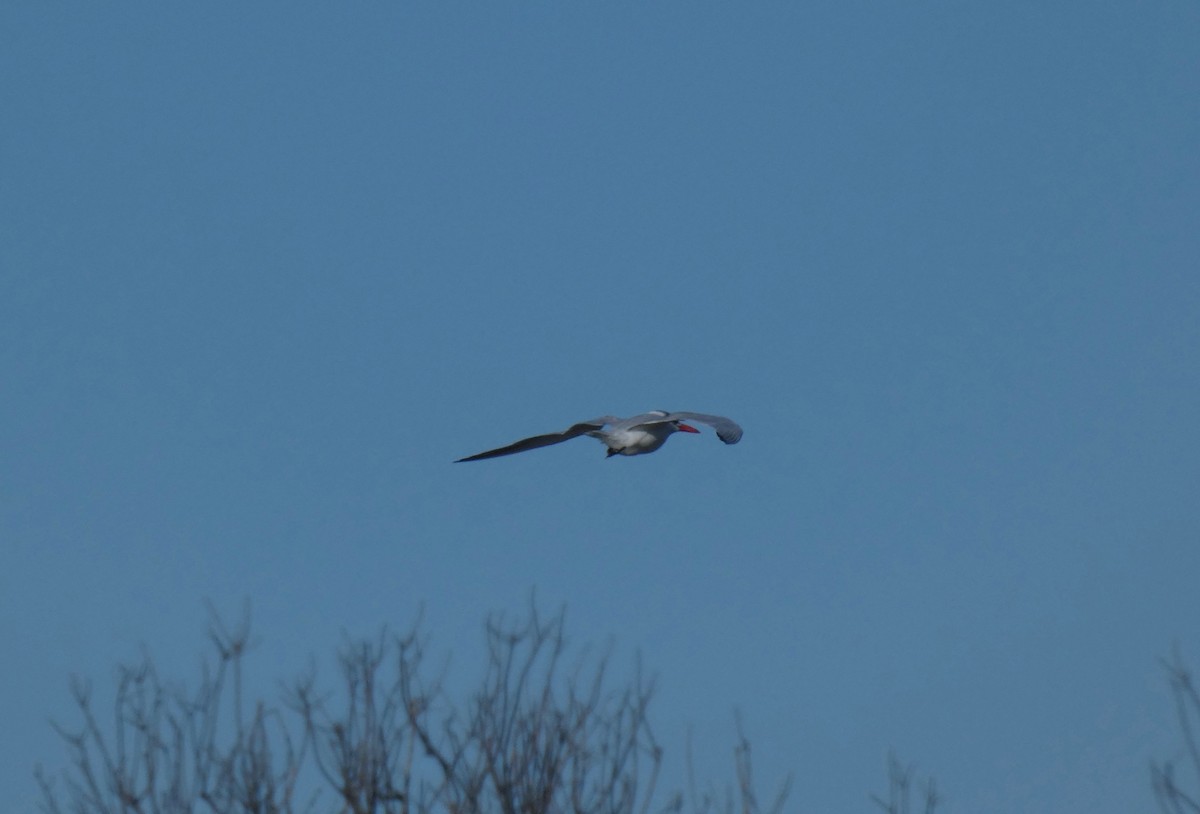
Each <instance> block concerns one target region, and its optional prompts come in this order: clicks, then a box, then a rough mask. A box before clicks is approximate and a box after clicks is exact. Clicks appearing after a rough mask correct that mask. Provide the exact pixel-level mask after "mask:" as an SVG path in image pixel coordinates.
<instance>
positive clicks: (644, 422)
mask: <svg viewBox="0 0 1200 814" xmlns="http://www.w3.org/2000/svg"><path fill="white" fill-rule="evenodd" d="M685 421H695V422H696V423H697V424H707V425H708V426H710V427H712V428H713V429H714V430H716V431H717V437H718V438H720V439H721V440H722V441H724V442H725V443H726V444H736V443H737V442H738V441H740V440H742V428H741V427H739V426H738V425H737V423H736V422H734V421H732V420H730V419H728V418H725V417H724V416H719V415H705V414H704V413H669V412H667V411H666V410H651V411H650V412H648V413H642V414H641V415H635V416H633V417H631V418H617V417H616V416H611V415H605V416H600V417H599V418H593V419H592V420H590V421H580V422H579V423H578V424H572V425H571V426H570V427H568V428H567V429H565V430H563V431H562V432H552V433H547V434H546V435H535V436H533V437H532V438H524V439H522V440H520V441H517V442H515V443H512V444H509V445H508V446H506V447H500V448H499V449H489V450H488V451H487V452H480V453H479V454H478V455H470V456H468V457H466V458H459V459H458V460H457V461H455V463H456V464H457V463H463V462H464V461H482V460H484V459H486V458H499V457H500V456H501V455H513V454H515V453H518V452H527V451H529V450H531V449H537V448H538V447H548V446H550V445H551V444H561V443H562V442H563V441H570V440H571V439H572V438H578V437H579V436H581V435H589V436H591V437H592V438H596V439H599V440H600V441H601V442H602V443H603V444H604V445H605V446H606V447H608V455H607V457H609V458H611V457H612V456H614V455H645V454H646V453H648V452H654V451H655V450H656V449H658V448H659V447H661V446H662V445H663V444H665V443H666V441H667V438H669V437H670V436H671V434H672V433H676V432H695V433H698V432H700V430H698V429H696V428H695V427H692V426H689V425H687V424H685V423H683V422H685Z"/></svg>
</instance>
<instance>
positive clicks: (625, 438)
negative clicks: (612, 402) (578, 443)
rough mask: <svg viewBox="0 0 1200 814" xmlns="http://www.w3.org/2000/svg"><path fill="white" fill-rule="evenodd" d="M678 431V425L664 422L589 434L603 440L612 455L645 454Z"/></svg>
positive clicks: (596, 431)
mask: <svg viewBox="0 0 1200 814" xmlns="http://www.w3.org/2000/svg"><path fill="white" fill-rule="evenodd" d="M676 432H679V428H678V427H676V426H675V425H674V424H671V423H668V422H663V423H661V424H641V425H639V426H637V427H629V428H621V429H613V430H595V431H593V432H589V433H588V435H590V436H591V437H592V438H599V439H600V440H601V441H603V442H604V445H605V446H606V447H608V450H609V454H610V455H644V454H646V453H647V452H654V451H655V450H656V449H658V448H659V447H661V446H662V445H663V444H665V443H667V438H668V437H670V435H671V434H672V433H676Z"/></svg>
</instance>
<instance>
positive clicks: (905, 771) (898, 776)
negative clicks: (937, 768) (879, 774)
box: [871, 754, 941, 814]
mask: <svg viewBox="0 0 1200 814" xmlns="http://www.w3.org/2000/svg"><path fill="white" fill-rule="evenodd" d="M915 779H916V769H915V768H914V767H912V766H905V765H903V764H902V763H901V762H900V761H899V759H897V757H896V756H895V755H894V754H891V755H888V793H887V798H886V799H885V798H883V797H880V796H879V795H877V794H872V795H871V799H872V800H874V801H875V804H876V805H878V806H879V807H880V808H882V809H883V810H884V811H885V812H887V814H912V811H913V791H914V788H915V790H916V791H917V793H918V794H919V795H920V799H919V802H918V803H917V805H920V806H922V808H921V811H923V812H924V814H933V812H934V811H935V810H936V809H937V804H938V803H939V802H941V798H940V797H938V793H937V786H936V785H934V782H933V779H932V778H930V779H928V780H926V781H925V782H924V783H920V784H916V783H915V782H914V781H915Z"/></svg>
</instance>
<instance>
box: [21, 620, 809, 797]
mask: <svg viewBox="0 0 1200 814" xmlns="http://www.w3.org/2000/svg"><path fill="white" fill-rule="evenodd" d="M210 639H211V642H212V645H213V647H214V649H215V651H216V659H215V662H214V663H213V664H212V665H211V666H206V667H205V668H204V670H203V675H202V677H201V682H200V686H199V688H198V690H197V691H196V692H195V693H194V694H192V695H188V694H186V693H184V692H180V691H177V692H172V691H169V690H168V689H167V688H166V686H165V685H164V683H163V682H162V681H161V680H160V679H159V677H158V675H157V673H156V671H155V669H154V666H153V664H152V662H151V661H150V659H149V658H145V659H144V660H143V661H142V663H140V664H139V665H137V666H136V667H135V668H126V669H123V670H122V671H121V672H120V675H119V680H118V692H117V701H116V707H115V710H114V713H115V714H114V721H113V724H112V729H111V730H107V729H105V727H103V726H102V725H101V724H100V722H99V720H98V717H97V714H96V710H95V709H94V704H93V702H92V700H91V695H90V693H89V691H88V689H87V687H86V685H84V684H83V683H82V682H78V681H77V682H75V683H74V684H73V696H74V701H75V705H76V706H77V708H78V709H79V710H80V712H81V713H82V716H83V725H82V726H81V727H80V728H79V729H78V730H67V729H64V728H59V732H60V733H61V734H62V736H63V738H64V740H65V741H66V743H67V746H68V750H69V754H70V767H69V769H68V770H67V771H66V772H64V777H63V779H64V781H65V789H58V788H56V787H55V783H54V780H53V779H52V778H51V777H50V776H49V775H47V774H46V773H45V772H43V771H41V770H40V769H39V771H38V781H39V783H40V785H41V788H42V792H43V806H42V807H43V809H44V810H45V811H46V812H48V814H64V812H74V813H78V814H93V813H94V814H109V813H110V812H111V813H112V814H116V812H121V814H127V813H132V814H143V812H145V814H157V813H158V812H170V813H171V814H175V812H211V813H212V814H227V813H228V814H233V812H250V813H252V814H258V812H264V813H265V812H272V813H274V812H279V814H290V812H293V811H300V810H304V811H309V810H330V811H339V812H343V814H427V813H428V812H448V814H493V813H494V814H648V812H650V811H651V809H652V808H654V807H655V802H654V801H655V792H656V787H657V783H658V779H659V769H660V767H661V764H662V749H661V748H660V747H659V745H658V743H657V741H656V740H655V738H654V734H653V732H652V731H651V728H650V724H649V721H648V719H647V709H648V706H649V703H650V700H651V697H652V695H653V689H654V687H653V682H652V681H649V680H647V679H646V678H644V677H643V675H642V672H641V669H640V665H639V666H638V667H637V668H636V669H635V671H634V675H633V677H632V678H631V679H630V680H628V681H626V682H624V683H621V684H617V685H614V684H612V682H609V681H608V680H607V659H606V658H604V657H599V658H591V659H589V658H587V657H586V656H585V657H581V658H580V659H578V660H577V661H576V662H574V663H572V664H570V665H567V664H566V663H565V661H564V655H563V654H564V649H565V641H564V637H563V618H562V615H561V614H559V615H556V616H554V617H553V618H549V619H545V618H543V617H541V616H540V615H539V614H538V612H537V609H536V607H534V608H531V611H530V613H529V615H528V617H527V618H525V619H524V620H522V621H517V622H516V623H512V624H508V623H506V622H505V621H504V620H503V619H502V618H500V617H492V618H490V619H489V620H488V622H487V625H486V628H485V640H486V645H487V667H486V670H485V674H484V677H483V680H482V682H481V684H480V686H479V688H478V690H477V691H476V692H475V693H474V694H473V695H472V696H471V697H470V698H469V699H468V701H467V703H466V704H455V703H454V702H453V700H452V699H450V698H449V697H447V695H446V693H445V692H444V691H443V683H442V680H441V678H440V677H435V678H430V671H429V670H428V669H427V668H426V666H425V664H424V662H425V641H424V640H423V639H422V637H421V636H420V634H419V630H418V628H417V627H414V629H413V630H412V631H411V632H410V633H408V634H407V635H404V636H392V635H389V634H387V633H386V632H385V633H383V634H381V635H379V636H378V637H376V638H375V639H370V640H361V641H348V642H347V644H345V645H344V646H343V648H342V650H341V652H340V654H339V659H338V663H339V666H340V673H341V681H340V684H339V688H338V691H337V692H321V691H319V690H318V689H317V686H316V679H315V673H313V672H310V674H309V675H308V676H305V677H303V678H301V679H300V680H299V681H296V682H295V683H294V684H293V685H292V686H291V687H290V688H289V690H288V692H287V693H286V698H285V700H284V704H283V705H282V706H281V707H278V708H277V707H272V706H269V705H267V704H265V703H263V702H261V701H260V702H257V703H255V704H253V705H252V711H251V712H250V713H249V714H247V713H245V712H244V711H243V699H242V665H243V660H244V657H245V654H246V650H247V647H248V643H249V617H248V614H247V616H246V617H245V618H244V619H243V622H242V624H241V625H240V626H239V627H238V628H237V629H235V630H232V631H229V630H227V629H225V627H224V626H223V625H221V623H220V621H219V620H218V619H217V618H216V616H215V614H214V619H213V622H212V624H211V626H210ZM289 724H290V727H289ZM738 737H739V743H738V746H737V748H736V749H735V752H734V764H735V769H736V771H737V788H738V800H739V808H740V810H741V811H742V812H743V814H759V812H760V808H759V806H758V803H757V798H756V797H755V794H754V789H753V781H752V777H751V771H750V748H749V744H748V742H747V741H746V739H745V738H744V736H743V735H742V731H741V725H740V721H739V724H738ZM309 785H312V786H314V787H316V789H317V790H316V791H315V792H314V793H313V794H311V795H309V796H307V797H306V798H305V801H304V804H303V805H300V804H299V803H298V797H299V796H301V795H300V794H299V792H298V789H299V788H301V787H305V788H307V787H308V786H309ZM693 785H694V784H693ZM330 792H332V794H333V801H329V802H323V801H325V800H327V799H328V794H329V793H330ZM786 793H787V786H786V784H785V785H784V787H783V789H782V790H781V792H780V794H779V795H778V797H777V798H776V800H775V802H774V803H773V804H772V805H771V806H770V807H769V808H767V809H765V810H764V812H763V814H779V812H780V811H781V810H782V807H783V804H784V800H785V797H786ZM693 799H694V800H697V799H699V798H697V797H696V795H695V794H693ZM713 799H714V798H712V797H706V798H703V799H702V800H701V801H700V803H699V805H700V807H698V808H697V814H713V812H714V811H721V812H727V814H733V811H734V810H735V809H734V807H733V803H732V802H730V803H729V804H728V805H726V806H725V807H723V808H720V809H715V808H714V805H713V802H712V800H713ZM732 799H733V798H732V797H731V798H730V800H731V801H732ZM330 802H332V805H331V804H330ZM665 808H666V809H670V810H674V811H678V810H680V809H681V808H682V795H680V794H675V795H672V796H670V797H669V802H668V803H667V805H666V807H665Z"/></svg>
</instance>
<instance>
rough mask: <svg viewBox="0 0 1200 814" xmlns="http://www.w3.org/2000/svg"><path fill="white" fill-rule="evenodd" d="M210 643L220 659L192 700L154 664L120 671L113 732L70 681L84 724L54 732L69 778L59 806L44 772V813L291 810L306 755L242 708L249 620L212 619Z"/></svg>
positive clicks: (279, 728)
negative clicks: (232, 625) (230, 623)
mask: <svg viewBox="0 0 1200 814" xmlns="http://www.w3.org/2000/svg"><path fill="white" fill-rule="evenodd" d="M209 638H210V640H211V642H212V645H213V647H214V649H215V650H216V653H217V658H216V660H215V663H213V664H205V665H204V667H203V668H202V672H201V679H200V685H199V687H198V688H197V690H196V692H195V693H194V694H192V695H188V694H187V693H186V692H185V691H183V690H176V691H172V690H170V689H168V688H167V686H166V685H165V684H164V683H163V682H162V681H161V680H160V678H159V676H158V673H157V671H156V670H155V668H154V664H153V662H152V661H151V660H150V658H149V657H148V656H147V657H144V658H143V659H142V661H141V662H140V663H139V664H137V665H135V666H132V667H129V666H126V667H121V668H119V670H118V675H117V692H116V701H115V705H114V710H113V727H112V730H111V733H106V731H105V730H104V729H103V728H102V727H101V725H100V722H99V720H98V719H97V713H96V709H95V706H94V704H93V703H92V693H91V688H90V686H89V685H88V684H87V682H85V681H83V680H81V679H78V678H76V679H73V680H72V682H71V694H72V697H73V699H74V701H75V706H76V707H77V708H78V709H79V711H80V712H81V713H82V717H83V724H82V726H81V727H79V728H78V729H75V730H68V729H66V728H64V727H61V726H57V725H56V727H55V728H56V729H57V730H58V732H59V734H60V735H61V736H62V738H63V740H64V741H65V743H66V745H67V749H68V753H69V755H70V761H71V767H72V771H69V772H68V773H67V774H66V787H67V792H66V796H65V798H64V799H60V798H59V796H58V794H57V793H56V790H55V788H54V783H53V780H52V779H51V778H50V777H49V776H48V775H47V774H46V773H45V772H44V771H42V770H41V769H40V768H39V769H38V772H37V779H38V783H39V785H40V786H41V788H42V795H43V808H44V809H45V810H46V811H47V812H50V814H61V813H62V812H63V811H64V810H66V811H72V812H78V813H79V814H84V812H87V813H88V814H91V813H92V812H95V813H96V814H109V813H110V812H135V813H140V812H178V811H203V810H207V811H213V812H225V811H238V812H252V813H254V814H257V812H277V811H290V810H291V808H292V792H293V790H294V789H295V784H296V777H297V771H296V770H297V767H298V766H299V763H300V759H301V755H300V754H299V753H298V752H297V749H296V745H295V743H294V742H293V740H292V738H291V737H290V736H289V734H288V731H287V727H286V726H285V725H284V722H283V721H282V720H281V719H280V717H279V716H278V715H277V714H276V713H275V712H274V711H272V710H271V709H270V708H268V707H266V706H265V705H263V704H262V703H258V704H255V706H254V711H253V713H251V714H250V715H246V714H245V712H244V710H243V708H242V699H241V684H242V677H241V665H242V659H243V657H244V655H245V651H246V648H247V646H248V643H249V614H248V613H247V614H246V615H245V616H244V617H243V620H242V623H241V625H240V626H239V627H238V628H236V629H234V630H232V631H231V630H227V629H226V628H225V627H224V625H222V624H221V622H220V620H219V619H217V618H216V616H215V615H214V616H213V621H212V623H211V625H210V627H209ZM230 696H232V697H230ZM225 704H231V705H232V708H231V709H228V710H225V709H224V708H223V707H224V705H225ZM64 806H65V808H64Z"/></svg>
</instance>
